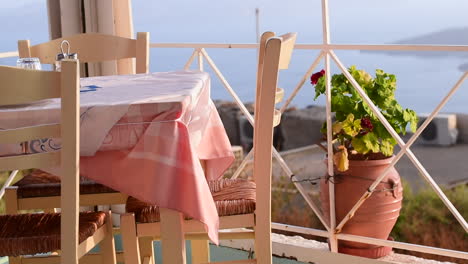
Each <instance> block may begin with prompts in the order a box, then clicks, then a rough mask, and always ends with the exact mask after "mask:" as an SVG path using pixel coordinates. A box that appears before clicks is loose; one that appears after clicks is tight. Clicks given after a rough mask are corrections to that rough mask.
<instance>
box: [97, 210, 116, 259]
mask: <svg viewBox="0 0 468 264" xmlns="http://www.w3.org/2000/svg"><path fill="white" fill-rule="evenodd" d="M112 229H113V225H112V215H111V212H109V213H108V215H107V223H106V237H105V238H104V239H103V240H102V241H101V243H100V245H101V252H102V263H103V264H115V263H117V259H116V256H115V242H114V234H113V230H112Z"/></svg>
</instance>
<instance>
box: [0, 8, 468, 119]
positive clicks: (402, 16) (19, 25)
mask: <svg viewBox="0 0 468 264" xmlns="http://www.w3.org/2000/svg"><path fill="white" fill-rule="evenodd" d="M132 2H133V20H134V30H135V32H138V31H148V32H150V35H151V42H152V43H161V42H208V43H254V42H255V40H256V36H255V16H254V12H255V8H257V7H258V8H260V30H261V31H267V30H268V31H274V32H277V33H285V32H297V33H298V40H297V43H321V42H322V17H321V1H320V0H288V1H284V0H169V1H150V0H133V1H132ZM329 9H330V34H331V42H332V43H352V44H359V43H362V44H382V43H394V42H397V41H400V40H404V39H409V38H414V37H417V36H421V35H426V34H429V33H434V32H439V31H444V30H454V32H463V30H465V32H468V17H467V15H466V10H468V0H390V1H389V0H385V1H384V0H329ZM0 25H3V26H2V27H0V36H2V37H1V38H2V39H0V53H1V52H7V51H14V50H16V45H17V40H18V39H30V40H31V43H32V44H34V43H41V42H45V41H47V40H48V38H49V36H48V22H47V10H46V0H17V1H12V0H0ZM460 29H461V30H460ZM467 34H468V33H467ZM455 39H456V40H458V39H457V38H456V36H455ZM464 39H466V38H464ZM443 41H444V40H443V39H442V40H439V41H438V42H439V43H440V44H444V42H443ZM460 41H463V40H462V39H460ZM451 43H452V44H457V43H456V42H455V43H454V42H453V41H451ZM460 44H462V43H460ZM464 44H466V45H468V43H464ZM191 52H192V51H191V50H187V49H186V50H184V49H152V50H151V70H152V71H167V70H174V69H180V68H181V67H182V66H183V65H184V64H185V61H186V60H187V58H188V57H189V56H190V54H191ZM208 52H209V54H210V55H211V56H212V58H213V59H214V60H215V62H216V63H217V65H218V67H219V68H220V69H221V70H222V72H223V73H224V74H225V77H226V78H227V79H228V80H229V82H230V83H231V85H232V86H233V87H235V88H237V89H239V94H240V96H241V98H243V99H244V98H246V99H247V100H249V98H252V97H253V92H252V91H253V89H251V88H252V87H254V86H253V85H254V84H255V74H254V73H255V69H256V67H255V65H256V59H255V58H256V55H255V54H256V53H255V51H254V50H219V49H218V50H217V49H210V50H209V51H208ZM337 54H338V55H339V56H340V58H342V61H343V62H344V63H345V64H346V65H347V66H349V65H353V64H357V65H358V66H360V67H361V68H364V69H366V70H368V71H370V72H373V71H374V70H375V69H376V68H383V69H384V70H386V71H387V72H391V73H395V74H396V75H397V77H398V82H399V87H401V88H399V90H400V93H399V94H400V96H401V98H402V100H403V103H405V104H407V105H411V104H413V103H414V102H420V101H423V103H419V105H418V106H417V108H418V110H421V111H429V110H432V107H433V106H435V104H436V103H437V102H438V100H439V98H441V97H442V96H443V95H444V93H445V92H446V91H447V89H449V88H450V87H451V85H452V83H453V82H454V81H455V80H456V79H457V78H458V77H459V75H460V74H461V73H460V65H464V64H466V63H468V61H467V59H466V58H467V57H466V54H456V55H454V56H452V57H450V58H433V59H428V60H421V59H417V58H410V57H397V58H394V57H391V56H387V55H382V54H367V53H366V54H362V53H360V52H359V51H354V52H348V51H340V52H337ZM314 56H316V51H300V50H298V51H295V53H294V54H293V60H292V63H291V67H290V69H289V70H288V71H287V72H285V73H284V74H282V76H285V77H284V79H283V81H282V80H280V82H282V85H283V87H284V88H285V89H286V91H287V92H290V91H291V90H292V89H293V88H294V86H295V84H296V83H297V82H298V80H300V78H301V77H302V75H303V74H304V72H305V70H306V69H307V68H308V67H309V65H310V63H311V61H312V60H313V59H314ZM14 61H15V60H14V59H11V60H8V61H7V62H8V63H14ZM0 62H2V63H3V62H5V60H3V61H2V60H1V59H0ZM319 67H323V66H322V65H320V66H319ZM332 71H335V72H336V71H337V69H336V68H332ZM428 73H429V74H428ZM212 86H213V87H214V88H213V89H212V92H213V97H214V98H228V97H229V96H228V95H226V93H225V92H224V91H222V90H223V89H217V88H219V87H221V84H220V83H219V82H217V80H216V78H213V85H212ZM467 88H468V87H462V89H464V90H463V91H462V92H464V94H461V95H462V96H457V97H456V98H454V99H453V104H451V107H452V108H450V109H449V111H461V112H468V108H467V107H466V98H468V89H467ZM306 89H308V90H307V91H306V92H304V93H303V94H300V95H299V97H298V98H299V100H298V101H299V102H298V104H299V105H301V106H304V105H308V104H310V103H318V104H323V102H321V101H319V102H313V101H312V99H310V98H311V97H312V92H311V87H310V86H309V87H307V88H306ZM250 100H251V99H250ZM301 100H302V101H301ZM426 101H427V103H426ZM426 105H427V106H426Z"/></svg>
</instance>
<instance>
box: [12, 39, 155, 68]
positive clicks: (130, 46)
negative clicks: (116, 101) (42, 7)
mask: <svg viewBox="0 0 468 264" xmlns="http://www.w3.org/2000/svg"><path fill="white" fill-rule="evenodd" d="M63 40H67V41H68V42H69V43H70V46H71V51H72V52H73V53H78V58H79V60H80V62H82V63H88V62H104V61H114V60H120V59H127V58H136V73H148V66H149V33H148V32H138V33H137V38H136V39H130V38H123V37H118V36H113V35H105V34H99V33H85V34H77V35H73V36H69V37H64V38H59V39H54V40H51V41H49V42H45V43H41V44H37V45H34V46H31V45H30V42H29V40H19V41H18V53H19V57H20V58H27V57H37V58H39V60H40V61H41V63H46V64H53V63H55V59H56V55H57V53H60V43H61V42H62V41H63Z"/></svg>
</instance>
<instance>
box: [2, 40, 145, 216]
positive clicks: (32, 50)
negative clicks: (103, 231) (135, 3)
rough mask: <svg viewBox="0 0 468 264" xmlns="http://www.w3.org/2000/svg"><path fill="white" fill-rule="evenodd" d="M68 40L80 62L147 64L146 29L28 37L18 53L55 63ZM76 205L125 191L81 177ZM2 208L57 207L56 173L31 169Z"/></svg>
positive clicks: (121, 198)
mask: <svg viewBox="0 0 468 264" xmlns="http://www.w3.org/2000/svg"><path fill="white" fill-rule="evenodd" d="M64 39H66V40H68V41H69V42H70V45H71V47H72V51H73V52H75V53H78V56H79V59H80V62H103V61H109V60H118V59H123V58H136V73H147V72H148V65H149V33H148V32H139V33H137V39H128V38H122V37H117V36H112V35H104V34H97V33H88V34H78V35H73V36H70V37H66V38H60V39H55V40H52V41H49V42H46V43H42V44H38V45H35V46H30V42H29V40H20V41H18V52H19V57H20V58H24V57H37V58H39V60H40V61H41V63H46V64H53V63H55V57H56V54H57V53H59V51H60V43H61V42H62V40H64ZM80 192H81V196H80V205H81V206H95V205H109V204H110V205H114V204H125V202H126V200H127V195H125V194H122V193H119V192H116V191H114V190H112V189H110V188H108V187H106V186H103V185H100V184H97V183H94V182H92V181H87V180H84V181H83V182H81V184H80ZM5 198H6V210H7V213H9V214H14V213H16V212H18V211H19V210H31V209H44V210H46V211H53V210H54V209H55V208H60V177H58V176H55V175H51V174H49V173H47V172H44V171H41V170H33V171H32V172H31V173H29V174H27V175H25V176H24V177H23V178H22V179H21V180H19V181H18V182H17V183H15V184H14V186H11V187H8V188H6V190H5Z"/></svg>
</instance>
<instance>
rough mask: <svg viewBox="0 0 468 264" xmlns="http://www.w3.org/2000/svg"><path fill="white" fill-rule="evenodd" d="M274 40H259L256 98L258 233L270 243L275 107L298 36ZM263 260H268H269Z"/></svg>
mask: <svg viewBox="0 0 468 264" xmlns="http://www.w3.org/2000/svg"><path fill="white" fill-rule="evenodd" d="M274 36H275V34H274V33H272V32H265V33H264V34H263V35H262V37H261V40H260V50H259V55H258V72H257V90H256V97H255V124H254V143H253V146H254V164H253V177H254V179H255V183H256V185H257V193H256V196H257V205H256V212H255V215H256V216H255V217H256V223H257V224H256V229H262V231H263V232H261V233H262V234H268V235H269V237H262V238H260V239H262V240H264V241H271V177H272V151H273V146H272V144H273V128H274V127H275V126H277V125H279V122H280V120H281V112H280V111H278V110H276V109H275V104H276V103H278V102H279V101H281V99H282V94H283V92H282V89H280V88H278V72H279V70H280V69H287V68H288V66H289V61H290V59H291V54H292V51H293V49H294V43H295V41H296V34H295V33H290V34H286V35H283V36H280V37H274ZM256 239H257V238H256ZM270 247H271V244H270ZM265 252H270V251H265ZM263 257H264V259H266V257H268V256H263ZM270 257H271V256H270ZM257 259H259V256H257Z"/></svg>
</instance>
